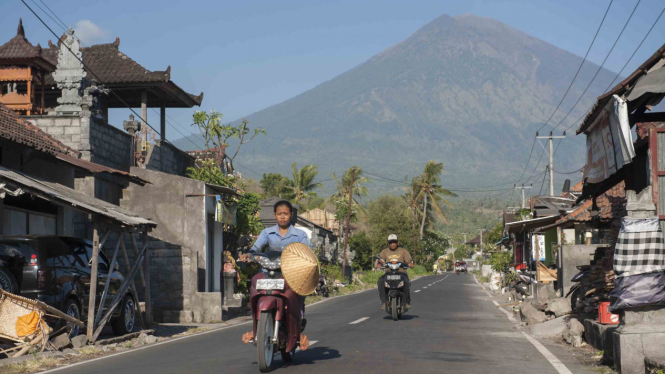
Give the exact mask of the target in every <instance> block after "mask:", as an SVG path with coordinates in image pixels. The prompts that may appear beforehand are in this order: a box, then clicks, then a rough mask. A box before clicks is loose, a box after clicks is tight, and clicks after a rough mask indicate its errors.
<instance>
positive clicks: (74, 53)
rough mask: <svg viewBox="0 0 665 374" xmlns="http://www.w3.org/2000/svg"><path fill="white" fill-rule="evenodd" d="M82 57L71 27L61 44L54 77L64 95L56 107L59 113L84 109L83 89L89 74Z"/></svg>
mask: <svg viewBox="0 0 665 374" xmlns="http://www.w3.org/2000/svg"><path fill="white" fill-rule="evenodd" d="M82 59H83V54H82V53H81V45H80V43H79V41H78V40H77V39H75V38H74V30H72V29H71V27H70V29H69V30H67V37H66V39H65V40H64V43H61V44H60V52H59V53H58V65H57V67H56V69H55V72H54V73H53V79H54V80H55V82H56V84H57V85H58V88H60V89H61V90H62V96H61V97H59V98H58V103H59V104H60V105H58V106H57V107H56V108H55V112H56V114H58V115H67V114H79V112H81V110H82V108H81V104H82V100H81V89H82V88H83V87H84V79H85V77H86V75H87V73H86V71H85V69H84V68H83V63H82V62H81V61H82Z"/></svg>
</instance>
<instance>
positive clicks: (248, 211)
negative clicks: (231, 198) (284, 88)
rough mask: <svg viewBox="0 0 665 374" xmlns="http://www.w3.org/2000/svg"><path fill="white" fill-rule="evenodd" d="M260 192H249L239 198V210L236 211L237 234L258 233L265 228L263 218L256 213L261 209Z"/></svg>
mask: <svg viewBox="0 0 665 374" xmlns="http://www.w3.org/2000/svg"><path fill="white" fill-rule="evenodd" d="M259 201H260V197H259V195H258V194H255V193H252V192H247V193H245V194H244V195H243V196H242V197H241V198H240V199H239V200H238V210H237V213H236V219H237V225H236V227H235V233H236V235H237V236H242V235H258V234H260V233H261V230H262V229H263V224H262V223H261V219H260V218H259V217H257V216H256V213H257V212H258V211H259V210H261V205H260V203H259Z"/></svg>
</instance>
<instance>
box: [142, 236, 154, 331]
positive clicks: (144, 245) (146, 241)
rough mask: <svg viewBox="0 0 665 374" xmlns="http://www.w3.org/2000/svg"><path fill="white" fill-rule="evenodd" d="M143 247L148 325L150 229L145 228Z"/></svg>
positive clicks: (150, 308)
mask: <svg viewBox="0 0 665 374" xmlns="http://www.w3.org/2000/svg"><path fill="white" fill-rule="evenodd" d="M143 247H145V248H146V249H145V252H144V253H145V255H144V256H143V261H144V263H143V266H144V267H145V270H144V276H145V319H146V324H147V326H148V327H150V326H151V325H152V305H151V301H150V250H149V248H147V247H148V229H147V228H145V229H143Z"/></svg>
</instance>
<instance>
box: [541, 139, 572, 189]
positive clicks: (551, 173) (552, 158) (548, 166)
mask: <svg viewBox="0 0 665 374" xmlns="http://www.w3.org/2000/svg"><path fill="white" fill-rule="evenodd" d="M536 137H537V138H538V139H549V141H550V152H549V154H550V163H549V164H548V165H547V169H548V170H549V171H550V196H554V149H553V147H552V140H553V139H565V138H566V132H565V131H564V132H563V136H552V132H551V131H550V135H549V136H538V133H536ZM538 143H539V144H540V142H538ZM540 146H541V147H543V149H545V147H544V146H543V145H542V144H540Z"/></svg>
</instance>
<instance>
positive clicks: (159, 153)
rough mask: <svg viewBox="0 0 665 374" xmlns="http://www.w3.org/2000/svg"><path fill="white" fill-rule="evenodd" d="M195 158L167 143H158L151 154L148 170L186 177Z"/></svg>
mask: <svg viewBox="0 0 665 374" xmlns="http://www.w3.org/2000/svg"><path fill="white" fill-rule="evenodd" d="M193 166H194V158H192V157H191V156H190V155H188V154H187V153H185V152H183V151H181V150H180V149H178V148H176V147H175V146H173V145H172V144H171V143H167V142H159V141H158V142H157V143H156V144H155V145H154V146H153V149H152V151H151V153H150V154H149V158H148V162H147V165H146V169H148V170H155V171H161V172H162V173H167V174H174V175H180V176H185V174H186V172H187V168H188V167H193Z"/></svg>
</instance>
